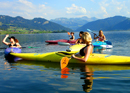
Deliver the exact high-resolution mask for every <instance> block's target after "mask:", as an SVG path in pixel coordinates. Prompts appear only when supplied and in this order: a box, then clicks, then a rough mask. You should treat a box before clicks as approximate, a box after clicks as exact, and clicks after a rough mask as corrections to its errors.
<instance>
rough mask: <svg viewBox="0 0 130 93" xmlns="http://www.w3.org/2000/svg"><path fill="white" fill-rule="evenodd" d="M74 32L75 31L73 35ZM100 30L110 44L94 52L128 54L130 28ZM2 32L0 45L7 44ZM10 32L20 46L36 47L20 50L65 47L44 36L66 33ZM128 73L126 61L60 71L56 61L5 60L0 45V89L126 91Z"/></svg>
mask: <svg viewBox="0 0 130 93" xmlns="http://www.w3.org/2000/svg"><path fill="white" fill-rule="evenodd" d="M96 33H97V34H98V32H96ZM78 34H79V33H78V32H76V33H75V37H76V39H77V38H78V37H79V36H78ZM104 34H105V36H106V38H107V40H109V41H111V42H112V44H113V48H112V49H105V50H95V51H94V52H96V53H105V54H106V53H107V54H111V55H121V56H130V31H106V32H104ZM91 35H92V36H93V34H91ZM4 36H5V35H0V41H1V42H0V47H1V48H6V47H7V46H6V45H4V44H3V43H2V39H3V38H4ZM11 36H12V35H11ZM13 36H15V37H16V38H17V39H18V40H19V42H20V44H21V46H23V47H29V46H32V47H39V48H23V49H22V52H23V53H46V52H53V51H66V49H68V48H69V46H60V45H49V44H47V43H45V40H57V39H68V38H69V36H68V34H67V33H45V34H21V35H13ZM7 41H8V40H7ZM93 41H94V40H93ZM129 73H130V65H83V64H68V66H67V68H66V71H65V72H64V71H61V69H60V64H59V63H51V62H35V61H18V62H16V63H8V62H7V61H6V60H5V59H4V49H0V93H85V92H87V93H130V89H129V88H130V74H129Z"/></svg>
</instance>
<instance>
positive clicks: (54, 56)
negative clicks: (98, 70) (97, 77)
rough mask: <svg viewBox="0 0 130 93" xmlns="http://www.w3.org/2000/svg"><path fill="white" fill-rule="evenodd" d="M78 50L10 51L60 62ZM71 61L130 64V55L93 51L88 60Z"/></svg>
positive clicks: (28, 57) (18, 55)
mask: <svg viewBox="0 0 130 93" xmlns="http://www.w3.org/2000/svg"><path fill="white" fill-rule="evenodd" d="M74 53H76V52H66V51H59V52H58V51H57V52H49V53H10V54H11V55H13V56H16V57H19V58H22V59H24V60H34V61H40V62H43V61H45V62H59V63H60V61H61V59H62V58H63V57H69V58H70V57H71V55H72V54H74ZM69 63H82V64H92V65H95V64H104V65H115V64H130V56H117V55H109V54H97V53H92V54H90V55H89V58H88V60H87V62H82V61H79V60H76V59H74V58H71V59H70V60H69Z"/></svg>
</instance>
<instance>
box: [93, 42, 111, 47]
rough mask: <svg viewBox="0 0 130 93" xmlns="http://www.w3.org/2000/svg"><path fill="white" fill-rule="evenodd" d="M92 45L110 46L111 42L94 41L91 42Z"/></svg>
mask: <svg viewBox="0 0 130 93" xmlns="http://www.w3.org/2000/svg"><path fill="white" fill-rule="evenodd" d="M92 44H93V46H94V47H103V48H112V47H113V46H112V43H111V42H110V41H104V42H102V41H96V42H93V43H92Z"/></svg>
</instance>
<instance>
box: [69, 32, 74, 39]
mask: <svg viewBox="0 0 130 93" xmlns="http://www.w3.org/2000/svg"><path fill="white" fill-rule="evenodd" d="M70 35H71V38H70V40H75V36H74V32H71V33H70Z"/></svg>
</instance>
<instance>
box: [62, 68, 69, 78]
mask: <svg viewBox="0 0 130 93" xmlns="http://www.w3.org/2000/svg"><path fill="white" fill-rule="evenodd" d="M69 71H70V70H69V68H67V67H65V68H63V69H62V70H61V78H68V75H67V74H69ZM64 74H65V75H64Z"/></svg>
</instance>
